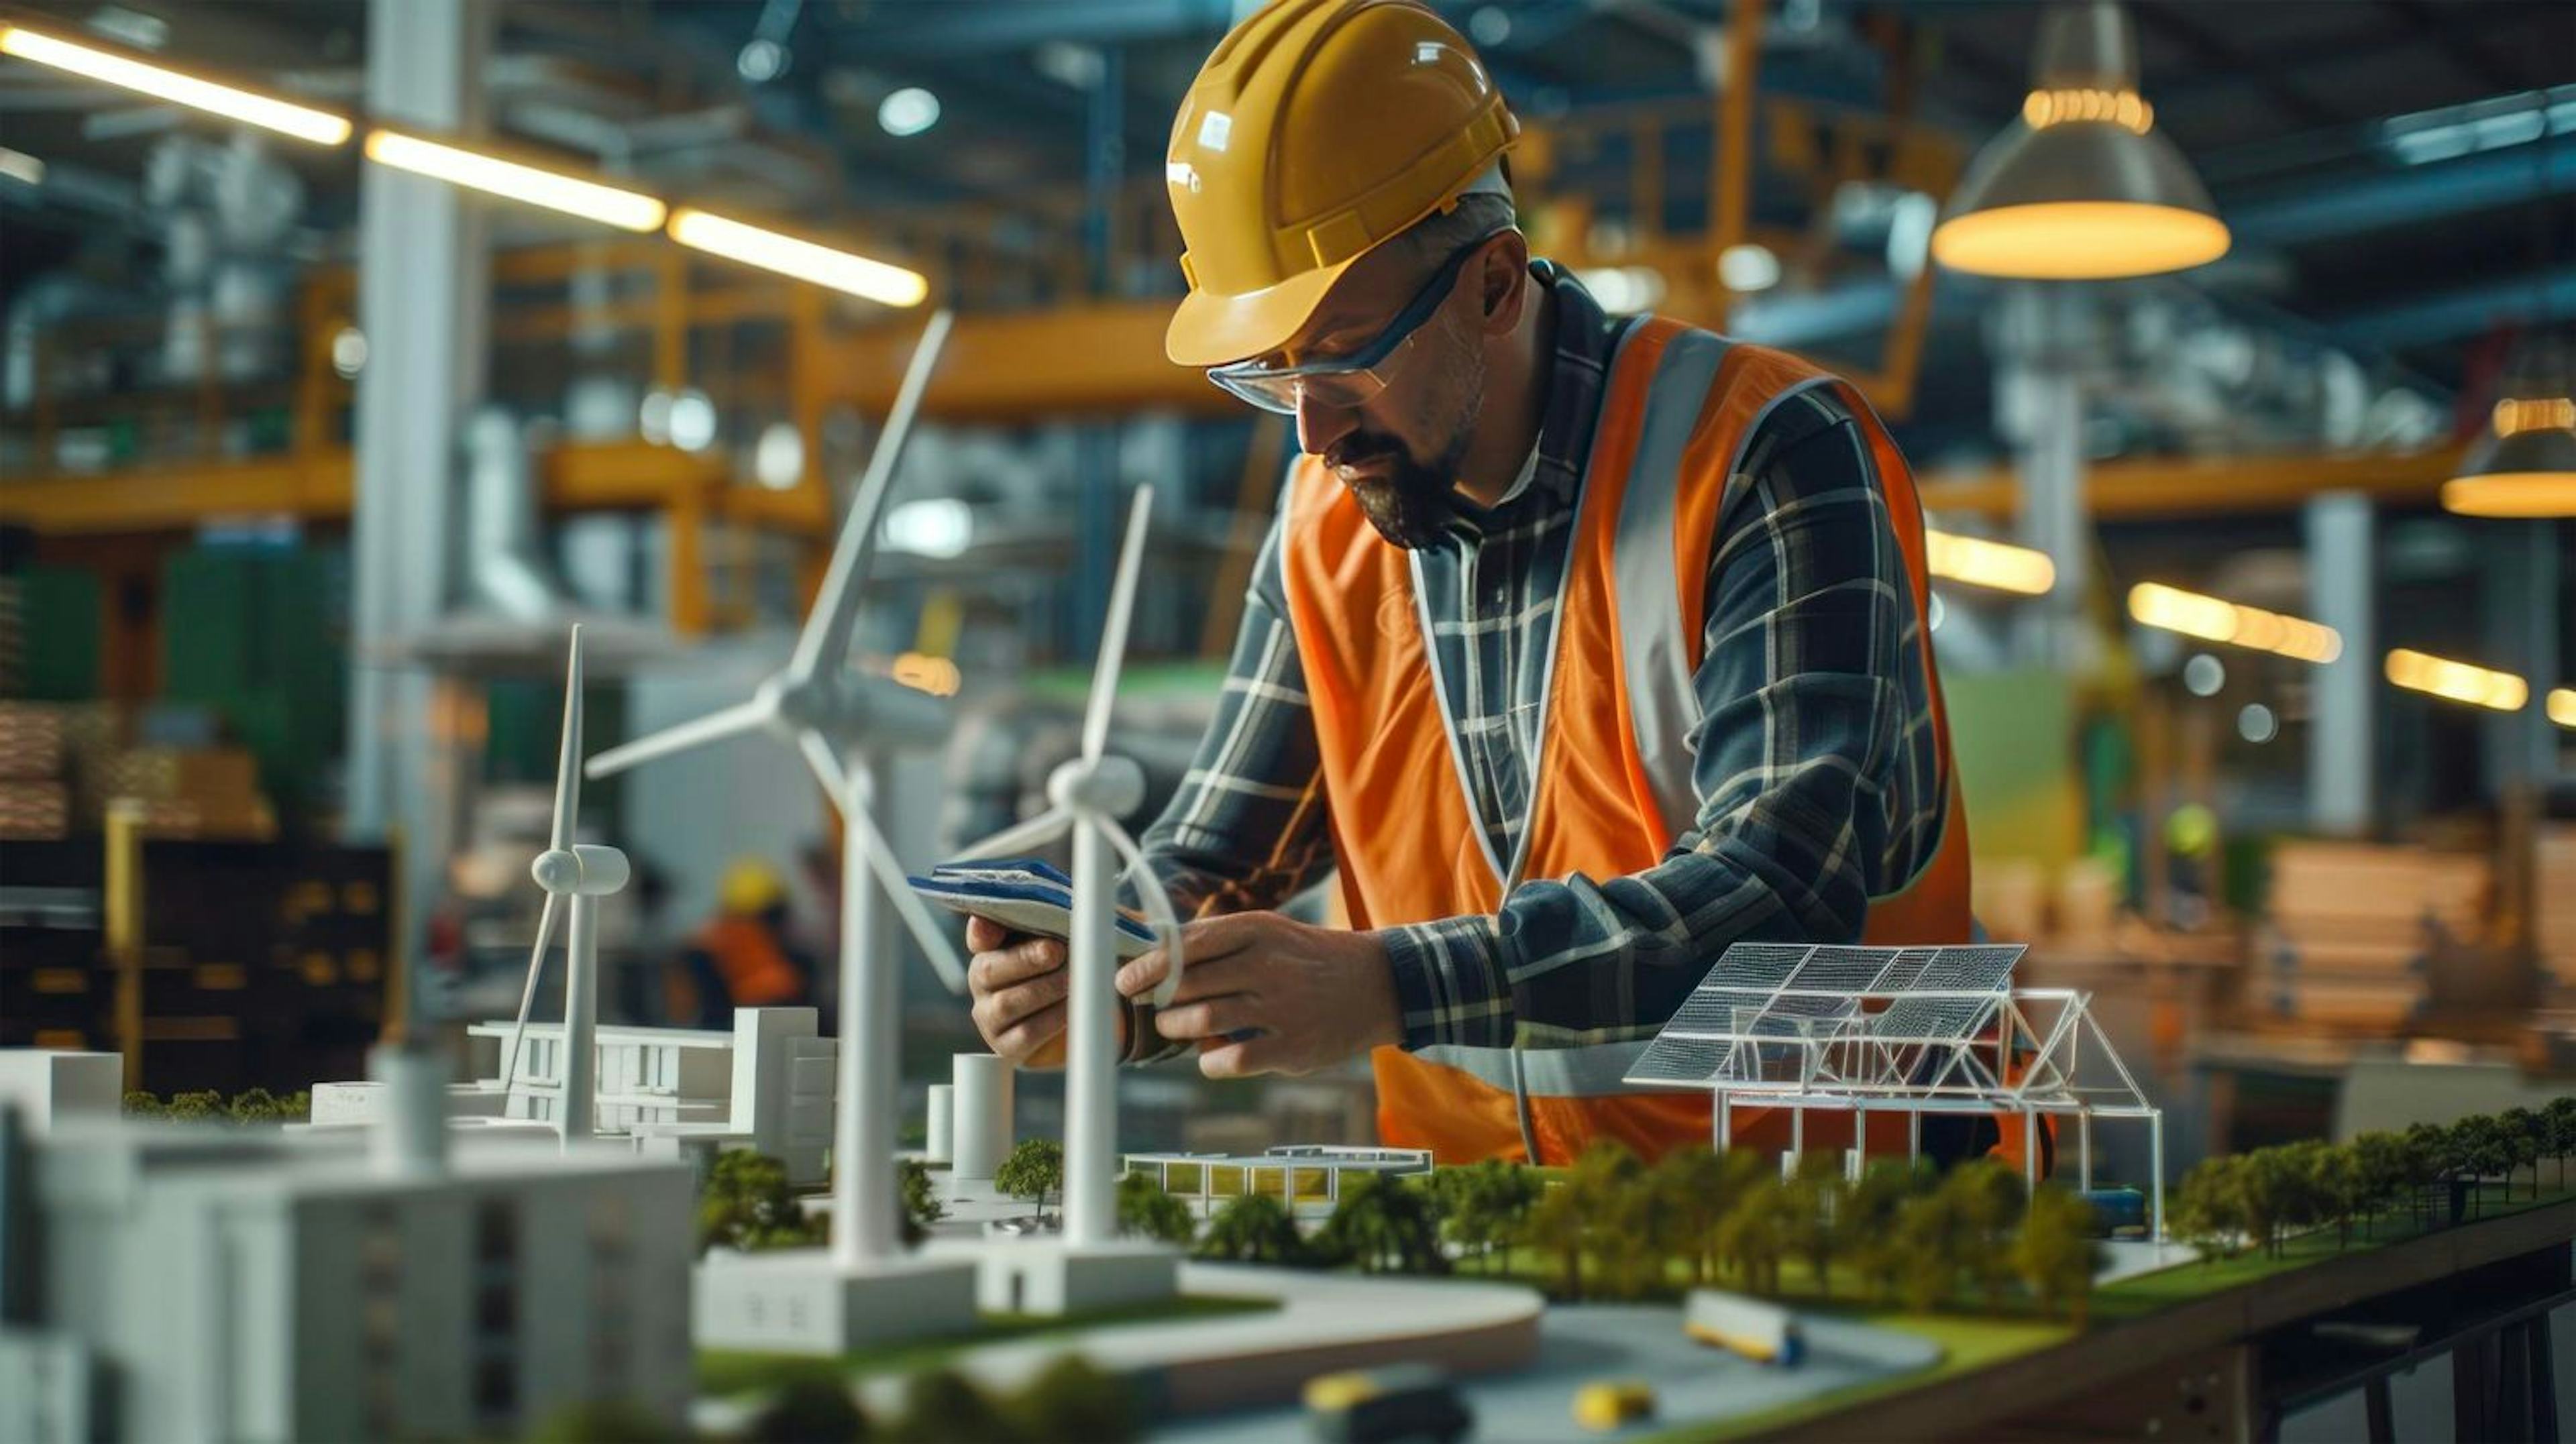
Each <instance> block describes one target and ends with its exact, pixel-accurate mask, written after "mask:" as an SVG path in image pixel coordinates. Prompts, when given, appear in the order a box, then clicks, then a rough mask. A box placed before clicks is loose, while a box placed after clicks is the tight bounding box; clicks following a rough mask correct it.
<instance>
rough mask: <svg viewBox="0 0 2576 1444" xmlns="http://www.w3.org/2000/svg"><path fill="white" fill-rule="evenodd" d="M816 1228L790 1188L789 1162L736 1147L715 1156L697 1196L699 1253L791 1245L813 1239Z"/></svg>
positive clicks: (786, 1246) (808, 1241) (809, 1241)
mask: <svg viewBox="0 0 2576 1444" xmlns="http://www.w3.org/2000/svg"><path fill="white" fill-rule="evenodd" d="M816 1236H817V1230H816V1229H815V1227H814V1226H813V1225H812V1224H809V1223H808V1222H807V1221H806V1218H805V1212H804V1210H803V1209H800V1208H798V1207H797V1206H796V1195H795V1194H794V1193H792V1192H790V1191H789V1189H788V1187H787V1165H785V1164H783V1163H781V1162H779V1161H778V1160H777V1159H775V1158H772V1157H770V1156H769V1155H768V1154H765V1153H755V1152H753V1151H751V1150H750V1149H748V1148H737V1149H733V1150H730V1151H728V1152H726V1153H723V1154H720V1155H718V1156H717V1158H716V1161H715V1166H714V1167H713V1168H711V1169H709V1170H708V1172H707V1186H706V1190H705V1191H704V1192H703V1193H701V1194H699V1196H698V1251H699V1252H700V1253H704V1252H706V1251H707V1250H708V1249H710V1248H718V1247H722V1248H736V1249H764V1248H788V1247H793V1246H796V1245H799V1244H805V1243H811V1242H813V1241H814V1240H815V1238H816Z"/></svg>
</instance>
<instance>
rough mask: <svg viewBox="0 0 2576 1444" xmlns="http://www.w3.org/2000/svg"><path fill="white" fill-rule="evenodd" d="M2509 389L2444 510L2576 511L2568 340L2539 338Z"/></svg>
mask: <svg viewBox="0 0 2576 1444" xmlns="http://www.w3.org/2000/svg"><path fill="white" fill-rule="evenodd" d="M2502 390H2503V395H2502V397H2501V399H2499V400H2498V401H2497V402H2496V404H2495V410H2494V411H2492V412H2490V413H2488V420H2487V427H2486V430H2485V431H2483V432H2481V433H2480V434H2479V436H2478V440H2477V444H2476V445H2474V446H2472V447H2470V448H2469V454H2468V457H2467V459H2466V460H2464V461H2463V462H2462V463H2461V465H2460V474H2459V475H2458V476H2455V477H2453V478H2452V479H2450V480H2449V481H2446V482H2444V483H2442V509H2443V510H2444V511H2452V512H2457V513H2459V514H2460V515H2462V516H2487V517H2525V518H2539V517H2559V516H2576V367H2570V366H2569V364H2568V355H2567V348H2566V346H2565V344H2564V343H2563V342H2560V341H2556V340H2551V339H2547V338H2537V339H2534V340H2532V341H2528V342H2525V343H2524V345H2523V349H2522V354H2521V355H2520V356H2518V357H2516V358H2515V361H2514V364H2513V365H2512V366H2511V367H2509V368H2508V369H2507V370H2506V372H2505V381H2504V386H2503V388H2502Z"/></svg>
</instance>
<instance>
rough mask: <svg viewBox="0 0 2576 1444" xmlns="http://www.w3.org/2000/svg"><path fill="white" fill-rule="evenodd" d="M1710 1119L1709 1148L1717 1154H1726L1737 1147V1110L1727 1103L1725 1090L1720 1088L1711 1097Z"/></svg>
mask: <svg viewBox="0 0 2576 1444" xmlns="http://www.w3.org/2000/svg"><path fill="white" fill-rule="evenodd" d="M1708 1117H1709V1130H1708V1146H1709V1148H1710V1149H1711V1150H1712V1151H1714V1152H1717V1153H1724V1152H1726V1150H1728V1149H1730V1148H1733V1147H1734V1146H1735V1109H1734V1108H1733V1106H1731V1105H1730V1104H1729V1103H1728V1102H1727V1101H1726V1090H1725V1089H1723V1088H1720V1089H1718V1090H1717V1091H1715V1092H1714V1093H1711V1094H1710V1095H1709V1110H1708Z"/></svg>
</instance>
